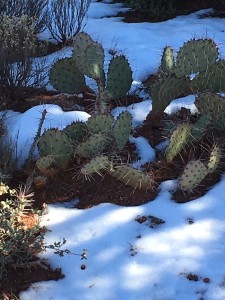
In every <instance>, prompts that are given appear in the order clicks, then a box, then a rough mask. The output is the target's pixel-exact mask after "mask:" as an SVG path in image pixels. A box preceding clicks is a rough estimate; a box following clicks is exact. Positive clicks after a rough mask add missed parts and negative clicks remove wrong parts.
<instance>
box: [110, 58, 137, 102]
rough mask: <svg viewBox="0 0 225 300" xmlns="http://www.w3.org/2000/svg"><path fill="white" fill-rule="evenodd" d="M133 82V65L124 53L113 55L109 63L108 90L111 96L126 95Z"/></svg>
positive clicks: (119, 96)
mask: <svg viewBox="0 0 225 300" xmlns="http://www.w3.org/2000/svg"><path fill="white" fill-rule="evenodd" d="M131 84H132V71H131V67H130V65H129V63H128V61H127V59H126V58H125V56H124V55H120V56H116V57H113V58H112V59H111V61H110V63H109V69H108V73H107V83H106V90H107V93H108V96H109V98H111V99H113V98H121V97H124V96H126V94H127V92H128V91H129V90H130V88H131Z"/></svg>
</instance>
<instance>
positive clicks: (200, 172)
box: [179, 160, 208, 192]
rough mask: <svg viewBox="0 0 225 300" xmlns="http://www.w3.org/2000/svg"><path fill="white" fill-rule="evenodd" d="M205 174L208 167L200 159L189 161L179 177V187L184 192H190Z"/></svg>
mask: <svg viewBox="0 0 225 300" xmlns="http://www.w3.org/2000/svg"><path fill="white" fill-rule="evenodd" d="M207 174H208V169H207V167H206V166H205V165H204V163H203V162H201V160H192V161H190V162H189V163H188V164H187V165H186V167H185V169H184V171H183V173H182V175H181V176H180V178H179V186H180V189H181V190H183V191H185V192H191V191H192V190H194V189H195V188H196V187H197V186H198V185H199V184H200V183H201V181H202V180H203V179H204V178H205V176H206V175H207Z"/></svg>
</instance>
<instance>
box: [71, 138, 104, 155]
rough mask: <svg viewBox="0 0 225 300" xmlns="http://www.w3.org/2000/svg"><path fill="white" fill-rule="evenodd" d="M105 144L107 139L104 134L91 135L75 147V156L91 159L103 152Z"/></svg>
mask: <svg viewBox="0 0 225 300" xmlns="http://www.w3.org/2000/svg"><path fill="white" fill-rule="evenodd" d="M107 143H108V138H107V136H106V135H105V134H102V133H96V134H93V135H91V136H90V137H89V138H88V139H87V140H86V141H84V142H82V143H80V144H79V145H78V146H77V148H76V149H75V154H76V155H79V156H81V157H86V158H93V157H95V156H97V155H99V154H101V153H102V152H103V150H104V148H105V146H106V145H107Z"/></svg>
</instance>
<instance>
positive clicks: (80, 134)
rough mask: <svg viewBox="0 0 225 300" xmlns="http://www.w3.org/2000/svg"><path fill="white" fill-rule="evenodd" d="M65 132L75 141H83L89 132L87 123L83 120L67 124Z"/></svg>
mask: <svg viewBox="0 0 225 300" xmlns="http://www.w3.org/2000/svg"><path fill="white" fill-rule="evenodd" d="M63 132H64V133H65V134H66V135H67V136H68V137H69V138H70V139H71V140H72V141H73V142H82V141H83V140H84V138H85V136H86V134H87V125H86V123H83V122H73V123H72V124H70V125H67V126H66V127H65V128H64V129H63Z"/></svg>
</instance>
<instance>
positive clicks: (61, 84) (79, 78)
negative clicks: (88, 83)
mask: <svg viewBox="0 0 225 300" xmlns="http://www.w3.org/2000/svg"><path fill="white" fill-rule="evenodd" d="M49 80H50V82H51V84H52V85H53V87H54V88H55V89H56V90H57V91H60V92H62V93H68V94H79V93H81V92H82V91H83V88H84V87H85V78H84V75H83V74H82V73H81V72H80V70H79V69H78V68H77V66H76V64H75V62H74V61H73V60H72V58H63V59H60V60H58V61H57V62H56V63H55V64H54V65H53V66H52V68H51V70H50V74H49Z"/></svg>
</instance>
